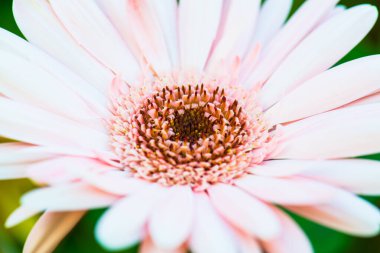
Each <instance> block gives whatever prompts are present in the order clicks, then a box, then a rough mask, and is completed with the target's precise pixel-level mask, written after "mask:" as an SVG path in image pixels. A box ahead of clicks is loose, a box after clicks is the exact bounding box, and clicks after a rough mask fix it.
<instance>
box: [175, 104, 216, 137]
mask: <svg viewBox="0 0 380 253" xmlns="http://www.w3.org/2000/svg"><path fill="white" fill-rule="evenodd" d="M210 118H211V115H210V116H208V117H206V116H205V111H204V108H203V107H198V108H196V109H188V110H182V111H178V110H177V111H175V112H174V119H171V120H170V121H169V125H170V127H171V128H172V129H173V132H174V135H173V136H171V137H170V139H171V140H172V141H176V140H177V141H178V140H179V141H188V142H190V143H191V144H194V143H195V142H196V141H198V140H199V139H200V138H205V137H207V136H210V135H212V134H213V133H214V130H213V126H214V124H215V123H214V122H212V121H211V120H210Z"/></svg>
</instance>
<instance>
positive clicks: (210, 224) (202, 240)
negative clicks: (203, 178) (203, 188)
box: [190, 193, 239, 253]
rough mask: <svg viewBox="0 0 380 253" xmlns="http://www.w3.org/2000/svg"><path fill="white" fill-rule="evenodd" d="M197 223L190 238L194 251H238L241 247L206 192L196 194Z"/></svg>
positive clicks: (231, 252)
mask: <svg viewBox="0 0 380 253" xmlns="http://www.w3.org/2000/svg"><path fill="white" fill-rule="evenodd" d="M195 197H196V198H195V200H196V203H195V207H196V213H195V223H194V228H193V232H192V235H191V238H190V248H191V250H192V252H194V253H211V252H218V253H238V252H239V248H238V245H237V241H236V239H235V238H234V235H233V234H232V232H231V230H230V228H229V227H227V225H226V224H225V223H224V221H223V220H222V219H221V218H220V216H219V215H218V214H217V213H216V210H215V209H214V208H213V207H212V205H211V203H210V200H209V199H208V197H207V195H206V194H204V193H201V194H197V195H195Z"/></svg>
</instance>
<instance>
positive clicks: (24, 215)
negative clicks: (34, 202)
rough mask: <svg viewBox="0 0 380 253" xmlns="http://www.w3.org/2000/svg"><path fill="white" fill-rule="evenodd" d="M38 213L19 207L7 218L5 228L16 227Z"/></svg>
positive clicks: (38, 211)
mask: <svg viewBox="0 0 380 253" xmlns="http://www.w3.org/2000/svg"><path fill="white" fill-rule="evenodd" d="M40 212H41V210H34V209H30V208H27V207H25V206H20V207H19V208H17V209H16V210H15V211H13V213H12V214H11V215H10V216H9V217H8V219H7V221H6V222H5V227H6V228H11V227H14V226H17V225H18V224H20V223H21V222H23V221H25V220H27V219H29V218H31V217H33V216H35V215H37V214H39V213H40Z"/></svg>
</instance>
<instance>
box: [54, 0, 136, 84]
mask: <svg viewBox="0 0 380 253" xmlns="http://www.w3.org/2000/svg"><path fill="white" fill-rule="evenodd" d="M50 4H51V7H52V9H53V10H54V12H55V13H56V15H57V17H58V18H59V19H60V21H61V22H62V24H63V25H64V26H65V27H66V29H67V30H68V31H69V33H70V34H71V35H72V36H73V37H74V38H75V39H76V41H77V42H78V43H79V44H80V45H82V46H83V47H84V48H85V49H87V50H88V51H89V52H90V53H91V54H92V55H93V56H94V57H95V58H96V59H97V60H99V61H100V62H102V63H103V64H104V65H106V66H107V67H109V68H110V69H111V70H112V71H113V72H114V73H118V74H122V76H123V78H124V79H125V80H126V81H129V82H131V83H133V82H134V81H136V79H137V77H138V75H139V74H140V70H139V66H138V64H137V63H136V61H135V59H134V57H133V56H132V55H131V53H130V51H129V50H128V48H127V46H126V45H125V43H124V42H123V40H122V38H121V37H120V35H119V34H118V33H117V31H116V29H115V28H114V27H113V26H112V24H111V22H110V21H109V20H108V19H107V17H106V16H105V15H104V14H103V13H102V12H101V10H100V9H99V7H98V6H97V5H96V3H95V2H94V1H76V0H65V1H59V0H51V1H50Z"/></svg>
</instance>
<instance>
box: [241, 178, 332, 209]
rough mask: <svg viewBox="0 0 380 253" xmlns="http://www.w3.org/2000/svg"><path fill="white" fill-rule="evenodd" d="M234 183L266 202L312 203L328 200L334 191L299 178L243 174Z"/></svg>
mask: <svg viewBox="0 0 380 253" xmlns="http://www.w3.org/2000/svg"><path fill="white" fill-rule="evenodd" d="M235 184H236V185H238V186H239V187H241V188H243V189H244V190H246V191H247V192H249V193H250V194H252V195H254V196H255V197H258V198H260V199H262V200H264V201H267V202H273V203H276V204H281V205H313V204H320V203H325V202H327V201H329V200H330V199H331V198H333V194H334V193H335V191H334V190H333V189H331V187H329V186H328V185H325V184H321V183H318V182H317V181H314V180H307V179H301V178H289V179H287V178H284V179H281V178H271V177H260V176H245V177H242V178H241V179H238V180H236V181H235Z"/></svg>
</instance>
